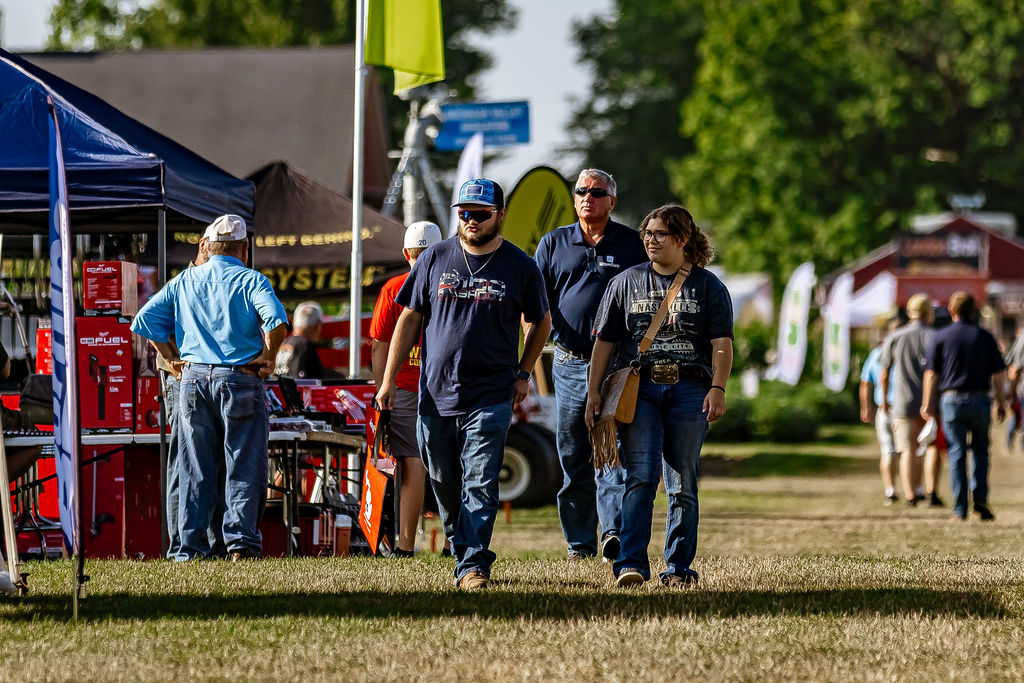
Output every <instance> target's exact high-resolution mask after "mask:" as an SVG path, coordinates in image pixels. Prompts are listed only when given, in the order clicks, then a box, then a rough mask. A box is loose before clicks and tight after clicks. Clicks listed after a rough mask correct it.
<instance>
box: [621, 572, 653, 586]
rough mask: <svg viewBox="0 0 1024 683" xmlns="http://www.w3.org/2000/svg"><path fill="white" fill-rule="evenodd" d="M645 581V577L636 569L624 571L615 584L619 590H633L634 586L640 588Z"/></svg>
mask: <svg viewBox="0 0 1024 683" xmlns="http://www.w3.org/2000/svg"><path fill="white" fill-rule="evenodd" d="M644 581H646V579H644V575H643V574H641V573H640V572H639V571H637V570H636V569H623V570H622V572H621V573H620V574H619V576H618V578H617V579H615V584H616V585H617V586H618V587H619V588H632V587H633V586H639V585H640V584H642V583H643V582H644Z"/></svg>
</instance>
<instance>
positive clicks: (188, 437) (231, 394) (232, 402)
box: [174, 363, 269, 560]
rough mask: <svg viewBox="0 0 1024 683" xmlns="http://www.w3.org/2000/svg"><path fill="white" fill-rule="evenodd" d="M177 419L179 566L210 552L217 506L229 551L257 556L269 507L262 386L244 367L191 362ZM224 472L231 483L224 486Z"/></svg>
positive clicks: (184, 382) (267, 430)
mask: <svg viewBox="0 0 1024 683" xmlns="http://www.w3.org/2000/svg"><path fill="white" fill-rule="evenodd" d="M180 391H181V396H180V399H179V408H180V419H179V420H178V439H179V449H178V458H179V465H178V472H179V477H180V481H179V491H180V493H179V501H178V516H179V519H178V528H179V530H180V533H181V550H180V551H179V552H178V554H177V555H176V556H175V558H174V559H176V560H189V559H194V558H201V557H206V556H207V555H209V554H210V553H211V550H212V548H211V543H210V532H211V527H212V524H213V520H214V515H215V513H216V509H217V505H218V503H222V504H223V506H224V520H223V523H222V524H221V530H222V533H223V539H224V544H225V545H226V546H227V550H228V552H233V551H248V552H250V553H254V554H256V555H258V554H259V553H260V550H261V546H262V538H261V537H260V532H259V529H258V525H259V520H260V516H261V515H262V513H263V508H264V506H265V505H266V502H267V437H268V435H269V419H268V416H267V400H266V395H265V393H264V385H263V380H262V379H260V378H259V377H255V376H253V375H248V374H245V373H243V372H242V371H241V370H240V369H238V368H230V367H219V366H215V365H202V364H197V363H192V364H189V365H188V366H187V367H186V368H185V372H184V374H183V375H182V380H181V386H180ZM220 469H223V472H224V485H223V486H222V487H218V471H219V470H220Z"/></svg>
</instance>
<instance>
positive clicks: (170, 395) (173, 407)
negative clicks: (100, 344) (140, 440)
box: [164, 373, 181, 559]
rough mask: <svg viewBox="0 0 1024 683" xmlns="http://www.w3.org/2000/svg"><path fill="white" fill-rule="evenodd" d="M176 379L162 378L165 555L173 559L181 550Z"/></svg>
mask: <svg viewBox="0 0 1024 683" xmlns="http://www.w3.org/2000/svg"><path fill="white" fill-rule="evenodd" d="M178 393H179V392H178V380H176V379H175V378H174V375H172V374H171V373H167V376H166V377H165V378H164V408H165V410H166V411H167V424H168V425H169V426H170V428H171V433H170V434H169V435H168V437H167V490H166V493H165V496H164V506H165V507H166V515H167V557H168V558H171V559H173V558H174V557H175V556H176V555H177V554H178V553H179V552H180V551H181V532H180V531H179V530H178V429H177V420H176V419H175V418H176V417H177V415H178Z"/></svg>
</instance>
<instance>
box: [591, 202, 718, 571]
mask: <svg viewBox="0 0 1024 683" xmlns="http://www.w3.org/2000/svg"><path fill="white" fill-rule="evenodd" d="M640 235H641V237H643V240H644V247H645V248H646V249H647V256H648V258H649V259H650V262H649V263H643V264H640V265H637V266H634V267H632V268H629V269H628V270H626V271H624V272H622V273H620V274H619V275H617V276H616V277H614V278H613V279H612V281H611V282H610V283H609V285H608V289H607V291H606V292H605V294H604V298H603V299H602V301H601V306H600V308H599V309H598V314H597V321H596V325H595V330H596V333H597V340H596V341H595V342H594V349H593V353H592V355H591V364H590V378H589V385H588V391H587V424H588V426H589V427H591V428H593V426H594V422H595V420H596V418H597V416H598V415H599V414H600V408H601V396H600V387H601V382H602V380H603V379H604V377H605V374H606V372H607V370H608V368H609V365H610V364H611V361H612V360H613V357H614V361H615V362H614V367H626V366H627V365H630V364H633V365H634V366H635V365H639V368H640V388H639V393H638V398H637V404H636V414H635V417H634V419H633V422H632V423H630V424H625V425H622V426H621V427H620V430H619V438H620V441H621V444H622V449H621V459H622V465H623V466H624V467H625V468H626V490H625V494H624V496H623V500H622V534H621V549H620V551H619V557H618V559H617V560H616V561H615V563H614V565H613V571H614V573H615V577H616V581H617V583H618V585H619V586H621V587H628V586H635V585H639V584H641V583H643V582H644V581H647V580H648V579H649V578H650V574H651V569H650V561H649V559H648V557H647V546H648V545H649V544H650V541H651V516H652V513H653V510H654V497H655V494H656V493H657V489H658V481H659V480H660V478H661V476H662V471H663V470H664V476H665V491H666V493H667V496H668V514H667V519H666V535H665V563H666V565H667V566H666V568H665V571H664V572H663V573H662V574H661V581H662V583H663V584H665V585H666V586H668V587H670V588H679V587H684V586H689V585H694V584H696V583H697V578H698V575H697V572H696V571H694V570H693V569H692V567H691V564H692V563H693V559H694V556H695V555H696V552H697V522H698V518H699V514H698V508H697V471H698V463H699V459H700V449H701V447H702V446H703V444H704V436H705V434H706V433H707V429H708V423H709V422H714V421H715V420H717V419H718V418H720V417H721V416H722V415H723V414H725V384H726V381H727V380H728V379H729V372H730V370H731V369H732V323H733V316H732V298H731V297H730V295H729V291H728V290H727V289H726V287H725V285H724V284H722V281H721V280H719V279H718V278H717V277H716V276H715V275H714V274H713V273H711V272H710V271H708V270H705V266H706V265H707V264H708V261H710V260H711V257H712V256H713V255H714V251H713V250H712V248H711V245H710V243H709V242H708V239H707V237H706V236H705V235H704V233H703V232H701V229H700V228H699V227H698V226H697V225H696V224H695V223H694V221H693V217H692V216H691V215H690V213H689V212H688V211H687V210H686V209H684V208H683V207H681V206H662V207H660V208H658V209H655V210H654V211H652V212H651V213H650V214H648V215H647V217H646V218H644V220H643V222H642V223H641V224H640ZM677 274H680V275H681V276H682V277H683V278H685V279H683V280H682V286H681V287H679V288H678V293H677V294H676V295H675V297H674V298H673V299H672V300H671V303H670V305H669V307H668V315H667V317H666V318H665V320H664V323H663V324H662V325H661V327H660V328H659V329H658V331H657V334H656V336H655V337H654V341H653V343H652V344H651V346H650V348H649V349H648V350H647V351H646V352H643V353H640V351H639V348H640V344H641V341H642V340H643V338H644V335H645V334H646V333H647V331H648V329H649V328H650V327H651V323H652V320H653V319H654V318H655V316H656V314H657V312H658V309H659V308H660V307H661V303H662V300H663V299H665V297H666V294H667V293H668V292H669V290H670V289H671V288H672V285H673V282H674V280H675V279H676V275H677Z"/></svg>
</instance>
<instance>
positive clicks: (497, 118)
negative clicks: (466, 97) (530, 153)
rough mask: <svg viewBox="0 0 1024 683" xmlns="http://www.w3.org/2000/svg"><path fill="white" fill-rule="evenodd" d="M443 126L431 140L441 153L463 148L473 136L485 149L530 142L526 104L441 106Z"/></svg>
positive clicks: (483, 103)
mask: <svg viewBox="0 0 1024 683" xmlns="http://www.w3.org/2000/svg"><path fill="white" fill-rule="evenodd" d="M441 116H442V118H444V123H443V124H442V126H441V132H440V133H439V134H438V136H437V140H435V141H434V147H435V148H436V149H439V150H443V151H452V150H458V149H462V148H463V147H465V146H466V143H467V142H469V139H470V138H471V137H473V135H474V134H475V133H483V134H484V147H506V146H508V145H524V144H526V143H528V142H529V141H530V104H529V102H470V103H464V104H445V105H442V106H441Z"/></svg>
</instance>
